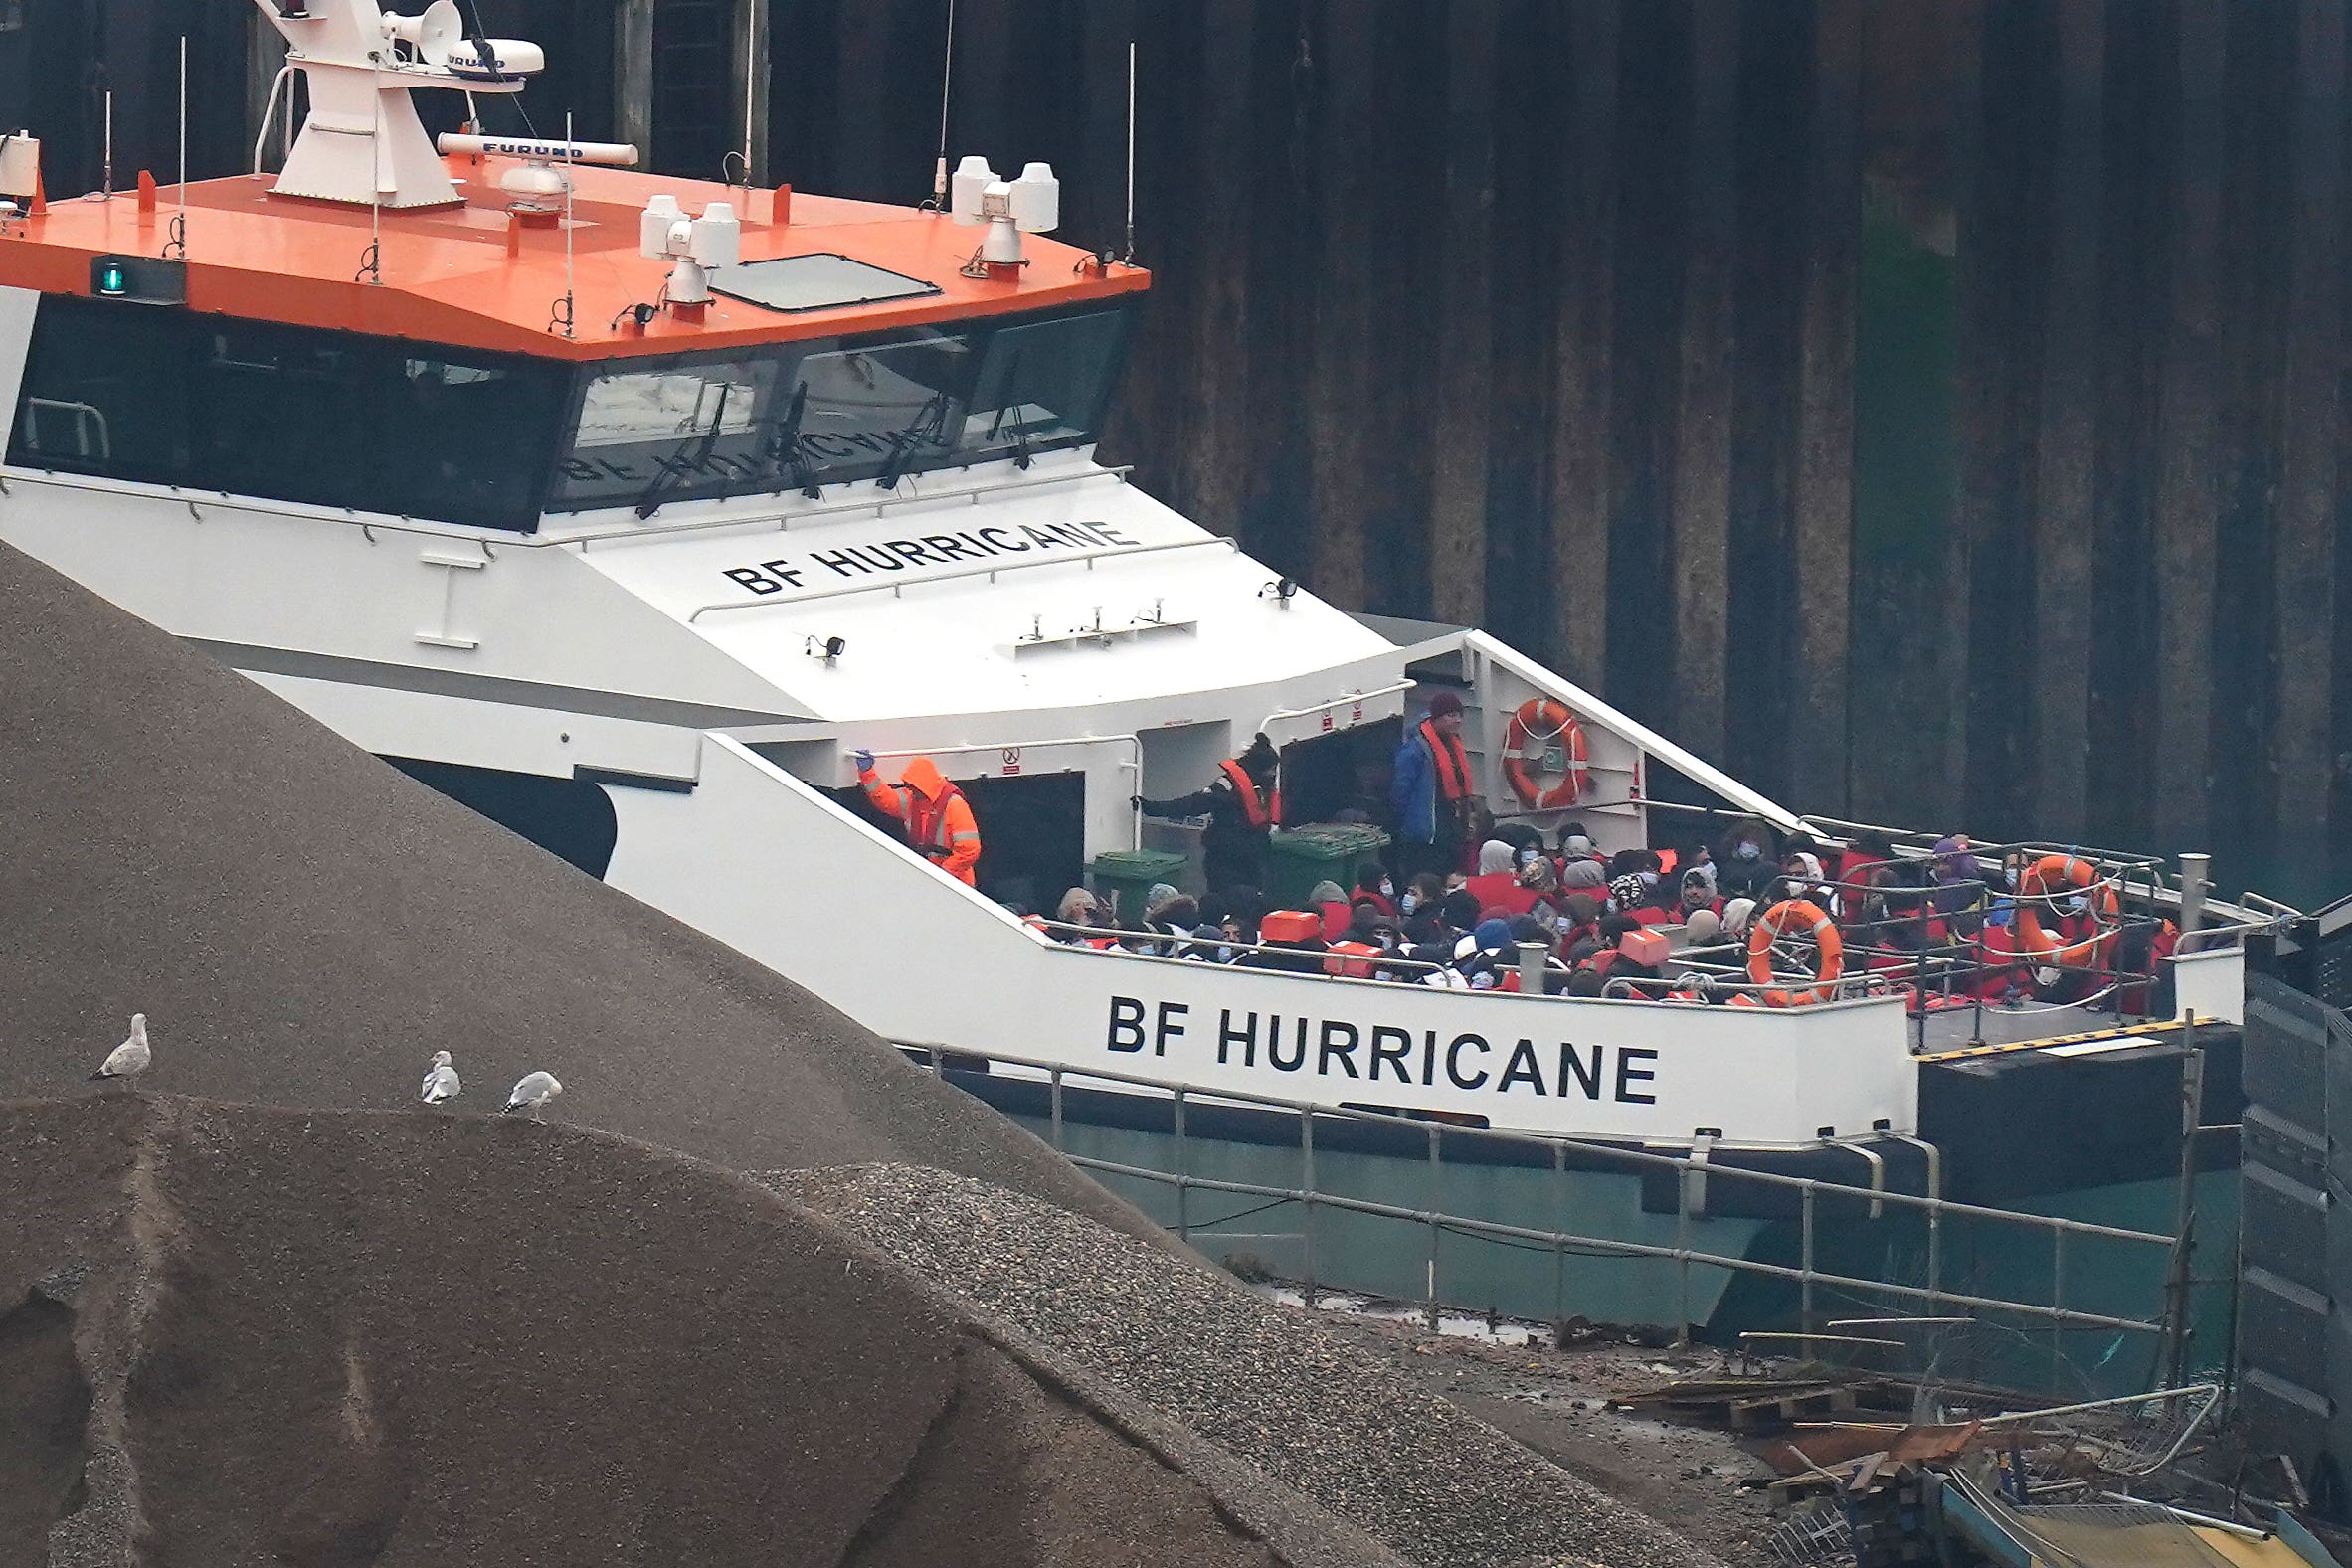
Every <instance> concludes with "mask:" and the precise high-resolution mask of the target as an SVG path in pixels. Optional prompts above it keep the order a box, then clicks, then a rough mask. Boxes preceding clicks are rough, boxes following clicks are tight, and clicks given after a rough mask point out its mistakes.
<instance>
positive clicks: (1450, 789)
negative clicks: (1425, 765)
mask: <svg viewBox="0 0 2352 1568" xmlns="http://www.w3.org/2000/svg"><path fill="white" fill-rule="evenodd" d="M1421 744H1423V745H1424V746H1426V747H1428V748H1429V756H1430V759H1431V761H1433V762H1435V763H1436V764H1437V797H1438V798H1439V799H1440V800H1444V801H1447V802H1449V803H1451V802H1453V801H1457V800H1467V799H1469V798H1470V756H1469V754H1468V753H1466V752H1464V751H1463V750H1462V743H1461V741H1460V740H1458V739H1456V738H1455V737H1453V736H1450V735H1440V734H1438V733H1437V724H1436V721H1434V720H1431V719H1423V720H1422V721H1421Z"/></svg>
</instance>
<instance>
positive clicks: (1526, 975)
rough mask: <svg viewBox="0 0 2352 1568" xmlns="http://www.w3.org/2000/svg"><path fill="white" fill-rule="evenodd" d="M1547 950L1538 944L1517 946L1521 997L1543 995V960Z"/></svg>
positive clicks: (1525, 943)
mask: <svg viewBox="0 0 2352 1568" xmlns="http://www.w3.org/2000/svg"><path fill="white" fill-rule="evenodd" d="M1546 956H1547V950H1546V949H1545V948H1544V946H1543V944H1541V943H1539V942H1523V943H1521V944H1519V993H1520V994H1521V995H1522V996H1540V995H1542V994H1543V959H1544V958H1545V957H1546Z"/></svg>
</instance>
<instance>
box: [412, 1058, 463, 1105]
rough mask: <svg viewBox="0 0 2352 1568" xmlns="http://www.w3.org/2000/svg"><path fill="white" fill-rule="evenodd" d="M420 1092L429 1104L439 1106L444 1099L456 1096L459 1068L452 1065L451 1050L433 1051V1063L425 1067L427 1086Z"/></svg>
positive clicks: (451, 1098)
mask: <svg viewBox="0 0 2352 1568" xmlns="http://www.w3.org/2000/svg"><path fill="white" fill-rule="evenodd" d="M418 1094H419V1095H420V1096H421V1097H422V1098H423V1099H424V1101H425V1103H426V1104H427V1105H429V1106H438V1105H440V1104H441V1103H442V1102H443V1101H444V1100H453V1099H455V1098H456V1095H457V1070H456V1069H455V1068H454V1067H452V1066H451V1065H450V1053H449V1052H447V1051H436V1052H434V1053H433V1065H432V1066H431V1067H428V1068H426V1069H425V1087H424V1088H423V1089H421V1090H419V1091H418Z"/></svg>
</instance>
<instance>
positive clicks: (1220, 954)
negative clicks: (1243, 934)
mask: <svg viewBox="0 0 2352 1568" xmlns="http://www.w3.org/2000/svg"><path fill="white" fill-rule="evenodd" d="M1217 961H1218V962H1219V963H1231V962H1232V961H1233V950H1232V949H1231V948H1228V947H1226V946H1225V945H1224V944H1223V943H1218V944H1217Z"/></svg>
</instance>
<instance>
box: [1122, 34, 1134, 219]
mask: <svg viewBox="0 0 2352 1568" xmlns="http://www.w3.org/2000/svg"><path fill="white" fill-rule="evenodd" d="M1119 260H1120V261H1125V262H1126V263H1127V264H1128V265H1129V266H1133V265H1135V40H1134V39H1132V38H1131V39H1129V40H1128V41H1127V254H1126V255H1125V256H1123V257H1121V258H1120V259H1119Z"/></svg>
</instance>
